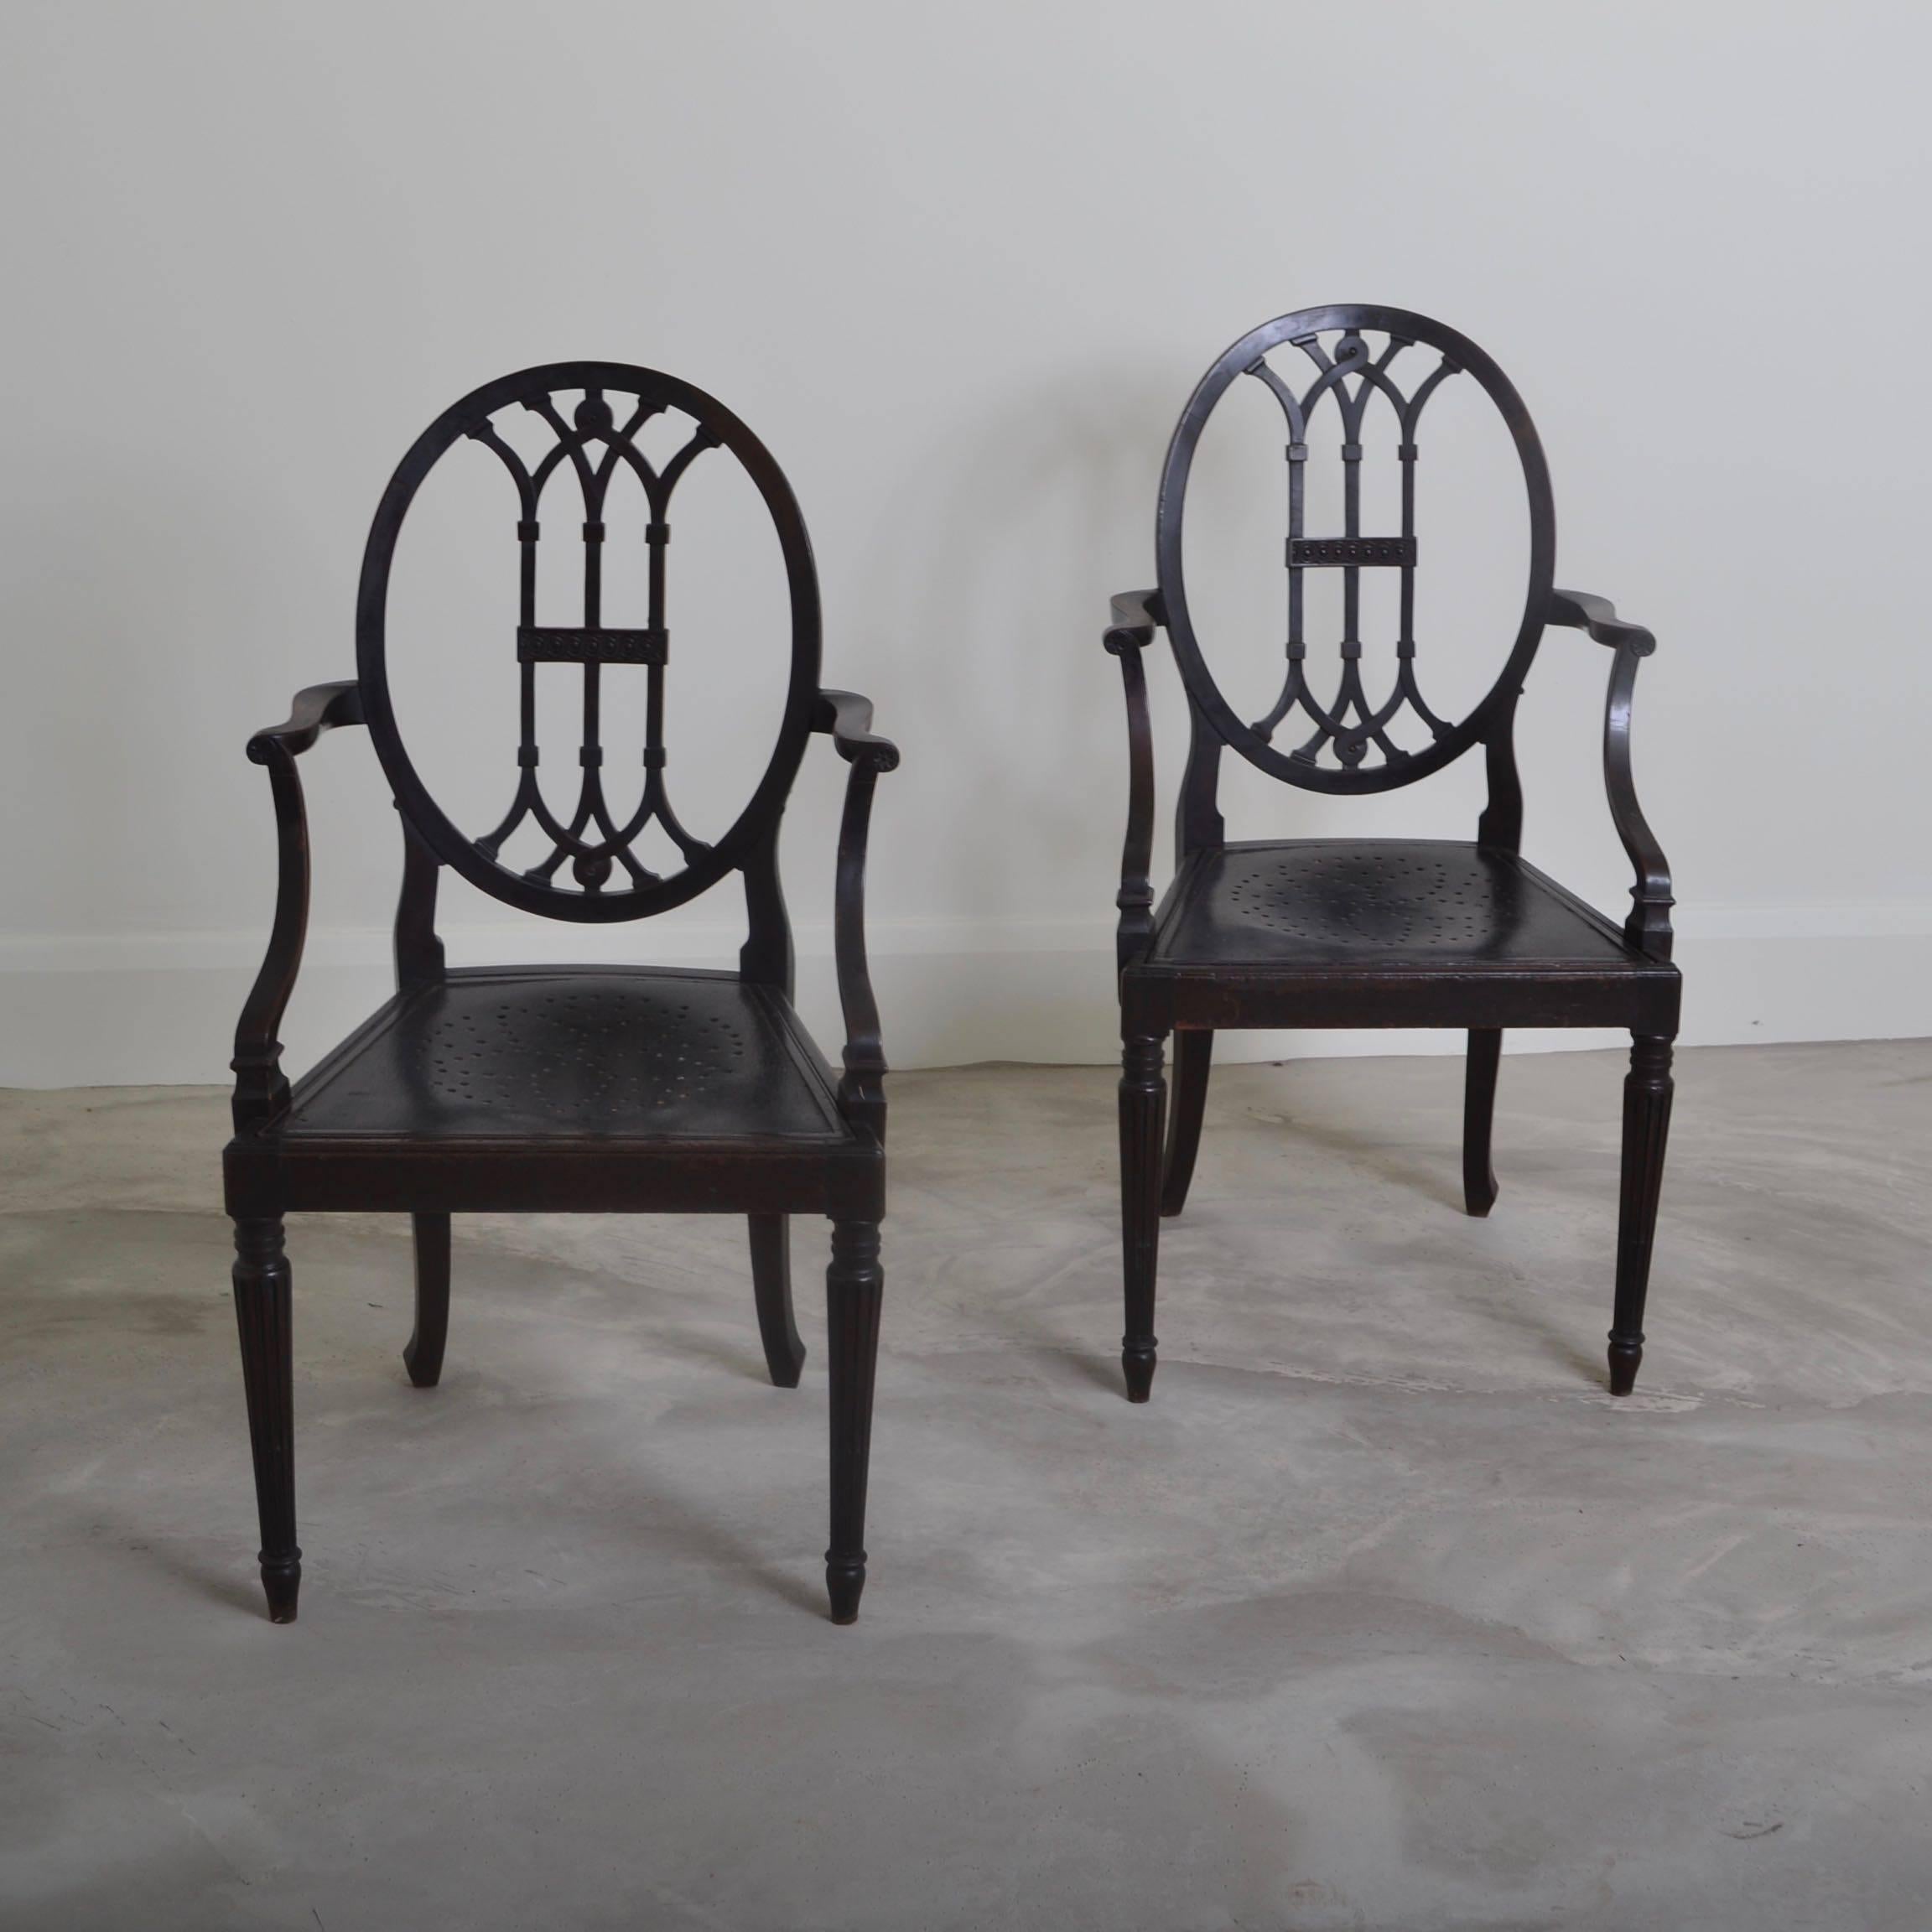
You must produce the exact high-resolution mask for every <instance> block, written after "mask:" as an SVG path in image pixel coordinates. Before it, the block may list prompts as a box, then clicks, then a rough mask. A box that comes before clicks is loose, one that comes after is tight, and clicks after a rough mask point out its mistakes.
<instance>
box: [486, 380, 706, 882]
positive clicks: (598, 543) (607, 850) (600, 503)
mask: <svg viewBox="0 0 1932 1932" xmlns="http://www.w3.org/2000/svg"><path fill="white" fill-rule="evenodd" d="M523 407H524V408H526V409H527V410H529V411H530V412H531V413H532V414H533V415H536V416H538V417H540V418H542V419H543V422H544V423H547V424H548V427H549V428H551V429H552V430H553V432H554V433H555V435H556V441H555V443H554V444H553V445H552V446H551V447H550V448H549V449H548V450H547V451H545V453H544V454H543V457H542V458H541V460H539V461H538V464H537V465H536V467H535V468H534V469H532V468H531V467H530V466H529V465H527V463H526V462H525V461H524V460H523V458H522V456H521V455H519V454H517V451H516V450H515V449H512V447H511V445H510V444H508V443H507V442H506V441H505V439H503V437H502V436H501V434H499V433H498V431H497V428H496V424H495V423H493V422H492V421H491V418H490V417H489V416H488V415H479V416H478V417H477V418H475V420H474V421H472V422H470V423H466V424H465V434H466V435H468V436H469V437H470V438H471V439H473V440H474V441H475V442H478V443H480V444H483V445H484V446H485V447H486V449H491V450H493V451H494V452H495V453H496V455H497V456H498V457H499V458H500V459H501V461H502V463H503V465H504V467H505V468H506V470H508V471H509V473H510V476H511V479H512V481H513V482H514V483H515V485H516V486H517V499H518V505H519V508H520V510H521V512H522V514H521V516H520V517H519V518H518V521H517V543H518V546H519V548H520V550H521V552H522V570H521V579H520V585H519V592H518V595H519V609H518V614H517V672H518V678H519V681H520V692H519V699H520V703H521V706H522V720H521V731H520V735H519V738H518V742H517V766H518V771H517V790H516V794H515V796H514V797H512V800H511V802H510V808H509V810H508V812H506V813H505V815H504V817H503V818H502V820H501V823H499V824H498V825H496V828H494V829H493V830H491V831H490V832H488V833H486V834H484V836H483V837H482V838H480V839H477V840H476V842H475V843H476V849H477V850H478V851H480V853H481V854H483V855H484V857H485V858H486V859H489V860H496V857H497V854H499V853H500V852H501V849H502V848H503V845H504V843H505V841H506V840H507V839H509V838H510V836H511V834H512V833H514V832H515V831H516V830H517V828H519V827H520V826H521V825H522V823H523V822H524V821H525V819H527V818H528V819H534V820H535V822H536V823H537V825H538V828H540V829H541V830H542V832H543V834H544V835H545V836H546V837H547V838H548V839H549V840H550V842H551V849H550V852H549V854H548V857H546V858H545V859H543V860H542V861H541V862H540V863H538V865H533V866H531V867H529V868H527V870H525V872H524V874H523V876H524V877H525V878H526V879H528V880H532V881H533V882H536V883H538V884H541V885H548V884H549V883H550V882H551V881H552V880H553V879H554V878H555V876H556V875H557V872H558V869H559V868H560V867H561V866H562V865H563V864H564V861H565V860H569V862H570V870H571V874H572V876H573V877H574V879H575V880H576V881H577V883H578V884H579V886H582V888H583V889H584V891H585V892H587V893H593V894H595V893H600V892H601V891H603V890H604V887H605V883H606V881H607V880H609V879H610V875H611V873H612V871H613V870H615V867H617V866H620V865H621V866H622V867H623V869H624V870H625V871H626V873H627V874H628V875H630V879H631V886H633V887H634V888H635V887H647V886H656V885H658V884H660V883H662V881H661V880H660V879H659V876H658V875H657V874H656V873H654V872H652V871H651V870H648V869H647V867H646V866H645V865H644V863H643V862H642V860H640V859H639V858H638V857H637V855H636V853H635V852H634V851H633V850H632V849H631V848H632V847H633V845H634V844H636V840H637V839H639V838H640V837H641V835H642V834H643V833H644V831H645V829H646V828H647V827H648V826H649V825H650V823H652V820H653V819H655V820H656V821H657V823H658V824H659V825H660V826H662V828H663V830H664V833H665V834H666V835H667V837H668V838H669V839H670V840H671V842H672V843H673V844H674V845H676V847H677V848H678V850H679V851H680V852H681V853H682V854H683V856H684V859H685V861H686V863H687V864H689V863H691V862H692V861H693V860H697V859H698V858H699V857H700V856H701V855H702V854H705V853H707V852H709V850H710V847H709V845H707V844H705V843H704V841H703V840H702V839H696V838H693V836H692V834H690V833H689V832H688V831H686V829H685V828H684V827H683V824H682V823H680V822H679V820H678V814H677V813H676V812H675V811H673V808H672V805H671V801H670V797H669V794H668V792H667V788H666V781H665V767H666V763H667V752H666V749H665V742H664V673H665V668H666V666H667V663H668V662H669V659H670V632H669V630H668V627H667V623H666V620H665V601H664V588H665V587H664V579H665V564H666V551H667V548H668V546H669V543H670V541H671V525H670V521H669V512H670V506H671V496H672V492H673V491H674V490H676V488H677V487H678V480H679V479H680V478H681V477H682V476H683V474H684V472H685V470H687V469H688V468H689V467H690V465H691V463H692V461H693V460H694V459H695V458H696V457H697V456H699V454H702V453H703V452H704V450H706V449H712V448H714V447H715V446H716V444H717V443H718V438H717V437H716V435H714V434H713V433H712V432H711V431H710V430H709V428H706V427H705V426H704V424H702V423H700V424H699V425H698V426H696V427H695V428H693V431H692V433H691V434H690V436H689V438H688V439H687V440H686V441H685V442H684V444H683V445H682V446H681V447H680V448H679V449H678V452H677V454H675V455H673V457H672V458H671V459H670V460H669V461H668V462H667V463H666V464H665V465H664V466H663V468H662V470H659V469H657V468H656V467H655V466H653V465H652V463H651V462H650V461H649V460H648V459H647V457H646V456H645V455H644V454H643V452H642V451H641V450H640V449H638V447H637V444H636V438H637V434H638V432H639V431H640V430H641V429H642V428H643V427H644V425H645V424H646V423H647V422H649V421H650V420H651V418H652V417H653V416H656V415H657V414H659V413H661V412H662V409H663V408H664V405H663V403H661V402H657V401H653V400H652V399H651V398H650V397H638V398H637V401H636V408H634V409H632V410H631V413H630V414H629V416H628V417H627V418H626V420H625V421H624V422H623V423H621V425H620V424H619V423H618V422H617V418H616V415H615V412H614V411H613V409H612V408H611V407H610V403H609V402H608V401H607V400H606V399H605V395H604V393H603V391H602V390H601V389H598V388H590V389H587V390H585V392H584V399H583V400H582V401H581V402H580V403H578V405H577V407H576V408H575V410H574V412H573V414H572V418H571V419H570V420H569V421H568V422H567V421H566V420H565V419H564V415H563V413H562V412H561V411H560V410H559V409H558V407H557V403H556V399H555V397H554V396H553V394H550V393H548V392H546V393H543V394H541V395H538V396H535V397H526V398H524V401H523ZM565 463H568V464H569V466H570V468H571V470H572V471H573V472H574V475H575V476H576V479H577V483H578V487H579V491H580V492H581V494H582V497H583V502H584V526H583V542H584V621H583V623H582V625H581V626H574V627H569V628H564V627H560V626H548V625H540V624H538V621H537V560H538V542H539V540H540V538H541V537H542V534H543V531H542V524H541V522H540V521H539V518H538V509H539V506H540V505H541V503H542V501H543V491H544V486H546V485H547V484H548V482H549V481H550V480H551V478H552V476H553V475H554V474H555V473H556V472H557V471H558V469H560V468H561V467H562V466H563V465H564V464H565ZM620 464H623V465H626V466H627V467H628V468H629V469H630V470H631V472H632V473H633V474H634V475H636V478H637V480H638V482H639V483H640V484H641V486H642V488H643V491H644V497H645V501H646V502H647V505H648V506H649V509H650V521H649V522H648V523H647V524H646V526H645V528H644V542H645V543H646V544H647V547H648V549H649V570H650V576H649V594H648V595H649V605H648V610H647V618H646V622H645V626H644V627H643V628H642V629H641V630H621V629H615V628H612V627H610V626H606V625H605V623H604V621H603V615H604V614H603V560H604V543H605V536H606V530H605V518H604V508H605V498H606V496H608V494H609V491H610V482H611V479H612V478H613V476H615V474H616V472H617V467H618V465H620ZM539 664H577V665H579V666H581V667H582V669H583V673H584V713H583V730H582V736H581V740H580V742H579V746H578V762H579V765H580V766H581V767H582V772H583V776H582V777H581V779H580V780H579V787H578V796H577V803H576V806H575V808H574V810H573V812H572V813H571V814H570V817H569V819H568V821H565V820H564V819H561V818H558V816H557V814H556V813H554V812H553V811H552V810H551V808H550V807H549V805H548V802H547V801H546V800H545V798H544V796H543V784H542V782H541V780H540V779H539V778H538V765H539V762H540V754H539V751H538V728H537V667H538V665H539ZM617 665H636V666H639V667H641V668H642V669H643V671H644V673H645V677H646V678H647V695H646V712H645V741H644V788H643V795H642V797H641V799H640V800H639V802H638V805H637V809H636V812H635V813H632V814H631V818H629V819H627V820H626V822H625V823H623V824H621V825H620V824H619V823H617V821H616V818H615V815H614V813H612V811H611V809H610V804H609V802H608V801H607V800H606V798H605V788H604V769H603V767H604V750H605V747H604V742H603V724H602V717H601V706H602V697H603V673H604V672H605V668H606V667H610V666H617Z"/></svg>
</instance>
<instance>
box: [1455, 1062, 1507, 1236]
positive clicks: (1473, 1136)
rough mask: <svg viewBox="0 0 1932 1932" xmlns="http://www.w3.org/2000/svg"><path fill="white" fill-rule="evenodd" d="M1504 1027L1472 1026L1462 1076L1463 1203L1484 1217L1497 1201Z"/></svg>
mask: <svg viewBox="0 0 1932 1932" xmlns="http://www.w3.org/2000/svg"><path fill="white" fill-rule="evenodd" d="M1502 1057H1503V1030H1502V1028H1501V1027H1499V1026H1472V1027H1471V1028H1470V1030H1469V1059H1468V1063H1467V1067H1466V1068H1465V1069H1464V1072H1463V1078H1462V1205H1463V1206H1464V1207H1467V1209H1468V1210H1469V1212H1470V1213H1472V1214H1473V1215H1475V1216H1476V1217H1477V1218H1478V1219H1480V1218H1482V1217H1483V1215H1485V1214H1487V1213H1488V1212H1489V1210H1490V1209H1491V1208H1492V1207H1494V1206H1495V1205H1496V1169H1495V1166H1494V1165H1493V1162H1492V1161H1491V1159H1490V1156H1489V1136H1490V1131H1491V1130H1492V1129H1493V1126H1494V1125H1495V1121H1496V1069H1497V1067H1498V1064H1499V1063H1500V1062H1501V1060H1502Z"/></svg>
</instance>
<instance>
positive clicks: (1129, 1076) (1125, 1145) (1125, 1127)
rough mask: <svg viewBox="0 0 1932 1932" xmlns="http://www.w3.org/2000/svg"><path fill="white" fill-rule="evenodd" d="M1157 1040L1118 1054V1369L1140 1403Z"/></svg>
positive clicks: (1157, 1141) (1152, 1261) (1146, 1359)
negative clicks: (1122, 1323) (1123, 1314)
mask: <svg viewBox="0 0 1932 1932" xmlns="http://www.w3.org/2000/svg"><path fill="white" fill-rule="evenodd" d="M1161 1057H1162V1056H1161V1040H1160V1038H1159V1037H1157V1036H1153V1035H1148V1034H1142V1035H1137V1036H1129V1037H1128V1038H1127V1039H1126V1040H1125V1041H1123V1042H1122V1045H1121V1050H1120V1233H1121V1246H1122V1253H1123V1260H1124V1273H1125V1278H1126V1291H1127V1328H1126V1332H1125V1333H1124V1335H1122V1337H1120V1366H1121V1368H1122V1370H1123V1371H1124V1374H1125V1375H1126V1378H1127V1400H1129V1401H1130V1402H1145V1400H1147V1396H1148V1392H1149V1390H1150V1389H1151V1388H1152V1386H1153V1382H1154V1361H1155V1348H1156V1343H1155V1339H1154V1272H1155V1266H1156V1261H1157V1259H1158V1257H1159V1252H1160V1244H1161V1112H1162V1109H1163V1106H1164V1104H1165V1102H1166V1097H1167V1083H1166V1079H1165V1078H1163V1076H1162V1072H1161Z"/></svg>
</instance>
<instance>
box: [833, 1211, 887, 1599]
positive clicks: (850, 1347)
mask: <svg viewBox="0 0 1932 1932" xmlns="http://www.w3.org/2000/svg"><path fill="white" fill-rule="evenodd" d="M885 1291H886V1275H885V1271H884V1270H883V1269H881V1268H880V1265H879V1223H877V1222H876V1221H834V1223H832V1265H831V1266H830V1267H829V1268H828V1269H827V1270H826V1271H825V1302H826V1315H827V1337H826V1351H827V1354H828V1358H829V1367H830V1374H831V1382H832V1544H831V1547H830V1548H829V1549H828V1550H826V1552H825V1587H826V1590H827V1592H828V1593H829V1595H830V1597H831V1599H832V1621H833V1622H834V1623H856V1622H857V1621H858V1618H859V1596H860V1592H861V1591H862V1590H864V1589H865V1478H866V1472H867V1470H868V1468H869V1467H870V1462H871V1457H872V1385H873V1379H874V1376H875V1373H876V1369H877V1365H878V1360H879V1312H880V1306H881V1304H882V1302H883V1300H884V1296H885Z"/></svg>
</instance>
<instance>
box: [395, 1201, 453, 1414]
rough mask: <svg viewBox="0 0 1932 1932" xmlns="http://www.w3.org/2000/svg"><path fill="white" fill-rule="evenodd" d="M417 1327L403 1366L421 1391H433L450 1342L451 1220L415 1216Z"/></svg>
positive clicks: (440, 1374) (431, 1216)
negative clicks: (445, 1348) (446, 1347)
mask: <svg viewBox="0 0 1932 1932" xmlns="http://www.w3.org/2000/svg"><path fill="white" fill-rule="evenodd" d="M411 1219H412V1220H413V1221H414V1223H415V1224H416V1327H415V1330H414V1332H413V1333H412V1334H411V1335H410V1337H409V1340H408V1344H407V1345H406V1346H405V1348H403V1367H404V1368H407V1369H408V1371H409V1379H410V1380H411V1381H412V1382H413V1383H414V1384H416V1386H417V1387H418V1389H434V1387H435V1386H436V1384H437V1383H438V1382H439V1380H441V1379H442V1375H443V1348H444V1343H447V1342H448V1341H449V1216H448V1215H447V1214H416V1215H413V1216H411Z"/></svg>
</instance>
